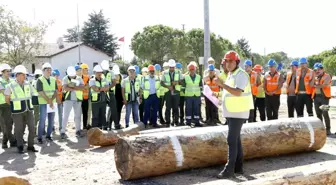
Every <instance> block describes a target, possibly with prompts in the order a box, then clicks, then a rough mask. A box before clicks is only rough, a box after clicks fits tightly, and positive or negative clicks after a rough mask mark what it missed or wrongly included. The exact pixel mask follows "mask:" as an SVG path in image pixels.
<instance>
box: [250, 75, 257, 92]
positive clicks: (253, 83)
mask: <svg viewBox="0 0 336 185" xmlns="http://www.w3.org/2000/svg"><path fill="white" fill-rule="evenodd" d="M257 78H258V73H256V72H254V71H252V72H251V74H250V83H251V89H252V94H253V96H257V94H258V86H257Z"/></svg>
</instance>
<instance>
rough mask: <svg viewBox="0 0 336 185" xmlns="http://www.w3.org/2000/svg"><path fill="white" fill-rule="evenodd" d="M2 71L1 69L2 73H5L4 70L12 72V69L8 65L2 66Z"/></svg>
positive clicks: (0, 67)
mask: <svg viewBox="0 0 336 185" xmlns="http://www.w3.org/2000/svg"><path fill="white" fill-rule="evenodd" d="M0 69H1V71H3V70H6V69H7V70H11V69H12V68H11V67H10V66H9V65H8V64H2V65H1V66H0Z"/></svg>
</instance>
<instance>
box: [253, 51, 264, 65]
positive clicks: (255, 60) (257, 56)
mask: <svg viewBox="0 0 336 185" xmlns="http://www.w3.org/2000/svg"><path fill="white" fill-rule="evenodd" d="M251 55H252V58H251V60H252V61H253V65H256V64H259V65H261V66H264V65H265V64H266V63H267V58H266V57H264V56H262V55H260V54H258V53H252V54H251Z"/></svg>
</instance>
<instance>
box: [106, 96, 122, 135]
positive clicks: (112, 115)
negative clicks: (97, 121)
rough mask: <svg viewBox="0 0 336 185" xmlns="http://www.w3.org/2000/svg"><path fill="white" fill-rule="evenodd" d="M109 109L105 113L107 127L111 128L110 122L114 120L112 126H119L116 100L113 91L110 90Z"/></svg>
mask: <svg viewBox="0 0 336 185" xmlns="http://www.w3.org/2000/svg"><path fill="white" fill-rule="evenodd" d="M108 105H109V111H108V114H107V128H110V129H111V128H112V122H114V127H115V128H119V127H120V123H119V121H118V114H117V101H116V99H115V96H114V93H112V92H110V94H109V104H108Z"/></svg>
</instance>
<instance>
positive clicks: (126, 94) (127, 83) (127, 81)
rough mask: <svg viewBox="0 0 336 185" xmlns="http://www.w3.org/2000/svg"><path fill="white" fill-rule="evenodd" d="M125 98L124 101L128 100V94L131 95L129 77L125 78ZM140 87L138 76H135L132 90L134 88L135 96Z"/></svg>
mask: <svg viewBox="0 0 336 185" xmlns="http://www.w3.org/2000/svg"><path fill="white" fill-rule="evenodd" d="M124 80H125V87H124V88H125V98H126V101H128V96H130V95H131V83H130V80H129V77H127V78H125V79H124ZM139 89H140V79H139V78H135V83H134V90H135V97H136V96H137V94H138V92H139Z"/></svg>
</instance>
